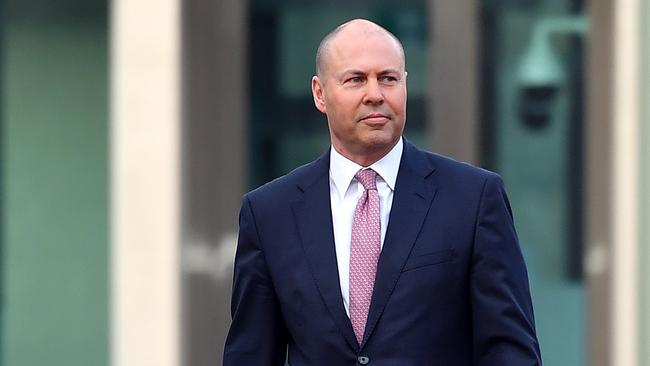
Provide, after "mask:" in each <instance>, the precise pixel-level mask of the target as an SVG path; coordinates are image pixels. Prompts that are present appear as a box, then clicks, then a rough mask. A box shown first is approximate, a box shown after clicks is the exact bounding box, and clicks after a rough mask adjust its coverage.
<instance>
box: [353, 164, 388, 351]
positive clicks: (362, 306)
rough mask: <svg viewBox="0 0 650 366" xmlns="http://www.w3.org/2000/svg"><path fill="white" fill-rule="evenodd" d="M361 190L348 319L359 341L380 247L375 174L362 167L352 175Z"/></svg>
mask: <svg viewBox="0 0 650 366" xmlns="http://www.w3.org/2000/svg"><path fill="white" fill-rule="evenodd" d="M355 177H356V178H357V180H359V182H361V185H363V188H364V191H363V194H362V195H361V197H360V198H359V202H357V208H356V210H355V211H354V219H353V221H352V241H351V243H350V321H351V322H352V329H354V334H355V335H356V336H357V340H358V341H359V344H361V341H362V340H363V333H364V331H365V328H366V321H367V320H368V310H369V309H370V300H371V298H372V289H373V287H374V285H375V275H376V274H377V261H378V260H379V252H380V247H381V221H380V217H379V194H378V192H377V181H376V177H377V173H376V172H375V171H374V170H372V169H364V170H360V171H359V172H357V174H356V175H355Z"/></svg>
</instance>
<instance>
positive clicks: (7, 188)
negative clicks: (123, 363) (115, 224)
mask: <svg viewBox="0 0 650 366" xmlns="http://www.w3.org/2000/svg"><path fill="white" fill-rule="evenodd" d="M3 5H4V8H3V12H4V14H3V19H2V21H0V28H1V31H0V34H1V35H2V39H1V40H0V49H2V53H1V55H2V59H1V60H0V65H1V66H2V69H1V72H0V93H1V94H0V100H1V102H0V104H1V105H2V109H1V112H2V113H1V114H0V131H1V133H0V138H1V139H2V140H1V141H0V146H1V148H2V152H1V153H0V159H1V160H0V170H1V173H0V197H1V200H0V201H1V205H0V213H1V215H0V217H1V218H2V221H1V222H0V227H1V236H0V246H1V253H2V257H1V258H0V259H1V261H0V271H1V276H0V278H1V279H2V283H1V286H2V303H1V307H0V311H1V316H2V323H1V324H2V327H1V329H0V331H1V332H0V337H1V345H2V353H1V355H0V356H1V357H0V364H2V365H12V366H32V365H61V366H63V365H65V366H75V365H78V366H87V365H107V364H108V222H107V220H108V197H107V188H108V187H107V179H108V172H107V170H108V168H107V167H108V165H107V159H108V157H107V155H108V151H107V143H108V138H107V136H108V134H107V127H108V126H107V118H108V112H107V98H108V95H107V90H108V85H107V69H108V65H107V53H108V52H107V51H108V45H107V35H108V29H107V21H106V20H107V2H106V1H103V0H97V1H78V0H64V1H55V2H51V1H45V0H20V1H18V0H7V1H5V2H4V4H3Z"/></svg>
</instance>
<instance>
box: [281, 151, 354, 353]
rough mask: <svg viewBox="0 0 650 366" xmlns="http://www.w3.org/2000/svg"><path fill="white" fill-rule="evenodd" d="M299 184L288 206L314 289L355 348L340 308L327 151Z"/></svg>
mask: <svg viewBox="0 0 650 366" xmlns="http://www.w3.org/2000/svg"><path fill="white" fill-rule="evenodd" d="M311 173H313V174H311ZM299 187H300V189H301V190H303V195H302V197H301V198H299V199H298V200H297V201H295V202H293V204H292V209H293V213H294V215H295V218H296V222H297V223H298V228H299V231H300V236H301V239H302V245H303V249H304V251H305V255H306V257H307V260H308V262H309V265H310V268H311V271H312V274H313V276H314V280H315V281H316V285H317V287H318V290H319V291H320V293H321V296H322V297H323V301H324V302H325V304H326V306H327V308H328V309H329V311H330V313H331V315H332V317H333V318H334V321H335V323H336V324H337V326H338V327H339V330H340V331H341V333H342V334H343V336H344V337H345V339H346V341H347V342H348V343H349V344H350V346H351V347H352V348H353V349H355V350H357V349H358V348H359V344H358V342H357V340H356V338H355V336H354V330H353V329H352V324H351V323H350V319H349V318H348V316H347V313H346V312H345V308H344V307H343V298H342V297H341V287H340V284H339V271H338V266H337V259H336V249H335V246H334V231H333V226H332V209H331V205H330V188H329V153H328V154H326V155H324V156H323V157H321V158H320V159H319V160H317V161H316V162H315V165H314V166H313V167H312V172H310V174H307V175H306V176H305V179H303V180H302V182H300V183H299Z"/></svg>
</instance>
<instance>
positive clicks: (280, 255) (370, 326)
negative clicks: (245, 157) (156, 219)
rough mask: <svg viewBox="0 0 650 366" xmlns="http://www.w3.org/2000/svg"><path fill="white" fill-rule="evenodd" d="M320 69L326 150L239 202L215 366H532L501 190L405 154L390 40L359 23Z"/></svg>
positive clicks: (338, 38) (457, 168)
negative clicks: (228, 312) (227, 304)
mask: <svg viewBox="0 0 650 366" xmlns="http://www.w3.org/2000/svg"><path fill="white" fill-rule="evenodd" d="M316 59H317V61H316V63H317V65H316V66H317V75H316V76H314V78H313V79H312V92H313V97H314V103H315V105H316V108H318V110H320V111H321V112H323V113H324V114H326V115H327V121H328V125H329V131H330V137H331V142H332V148H331V149H330V151H329V152H328V153H327V154H325V155H324V156H322V157H321V158H320V159H318V160H316V161H315V162H312V163H311V164H308V165H305V166H303V167H300V168H298V169H296V170H295V171H293V172H291V173H289V174H288V175H286V176H284V177H282V178H279V179H277V180H275V181H273V182H271V183H268V184H266V185H264V186H262V187H260V188H258V189H256V190H254V191H253V192H250V193H248V194H247V195H246V196H245V197H244V201H243V205H242V209H241V213H240V232H239V243H238V249H237V255H236V259H235V274H234V288H233V295H232V325H231V327H230V332H229V334H228V339H227V341H226V346H225V353H224V365H225V366H238V365H242V366H243V365H246V366H252V365H254V366H259V365H277V366H280V365H284V364H285V362H286V361H288V363H289V364H290V365H291V366H302V365H328V366H340V365H350V366H351V365H357V364H359V365H366V364H368V365H378V366H379V365H381V366H384V365H386V366H388V365H391V366H392V365H396V366H402V365H406V366H408V365H445V366H447V365H448V366H463V365H486V366H487V365H493V366H506V365H512V366H523V365H541V359H540V351H539V347H538V343H537V338H536V335H535V326H534V320H533V309H532V305H531V300H530V293H529V289H528V279H527V274H526V268H525V264H524V261H523V258H522V255H521V251H520V248H519V244H518V241H517V237H516V233H515V229H514V226H513V221H512V215H511V211H510V207H509V204H508V200H507V198H506V194H505V191H504V188H503V184H502V181H501V179H500V178H499V177H498V176H497V175H496V174H494V173H490V172H488V171H485V170H482V169H479V168H475V167H472V166H470V165H468V164H462V163H458V162H455V161H453V160H451V159H448V158H445V157H442V156H440V155H436V154H432V153H428V152H424V151H421V150H419V149H417V148H416V147H415V146H413V145H411V144H410V143H409V142H408V141H406V140H404V139H403V138H402V131H403V129H404V123H405V120H406V94H407V93H406V72H405V63H404V51H403V49H402V46H401V44H400V42H399V40H397V38H395V37H394V36H393V35H392V34H390V33H389V32H388V31H386V30H385V29H383V28H381V27H380V26H378V25H376V24H374V23H371V22H369V21H366V20H359V19H357V20H353V21H350V22H348V23H345V24H343V25H341V26H339V27H338V28H337V29H335V30H334V31H333V32H332V33H330V34H329V35H328V36H326V37H325V38H324V39H323V41H322V42H321V45H320V47H319V50H318V53H317V57H316Z"/></svg>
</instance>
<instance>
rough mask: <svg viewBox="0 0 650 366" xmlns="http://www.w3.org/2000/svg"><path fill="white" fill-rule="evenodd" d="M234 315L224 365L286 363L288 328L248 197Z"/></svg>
mask: <svg viewBox="0 0 650 366" xmlns="http://www.w3.org/2000/svg"><path fill="white" fill-rule="evenodd" d="M231 315H232V323H231V325H230V330H229V332H228V337H227V339H226V344H225V347H224V357H223V365H224V366H250V365H260V366H265V365H268V366H283V365H284V364H285V361H286V354H287V331H286V328H285V325H284V320H283V318H282V313H281V309H280V304H279V301H278V298H277V295H276V293H275V289H274V287H273V283H272V281H271V276H270V273H269V269H268V267H267V263H266V259H265V256H264V252H263V250H262V243H261V239H260V237H259V233H258V229H257V224H256V222H255V216H254V214H253V209H252V207H251V202H250V200H249V198H248V197H246V196H245V197H244V200H243V203H242V208H241V211H240V214H239V239H238V243H237V253H236V256H235V271H234V277H233V292H232V301H231Z"/></svg>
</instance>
